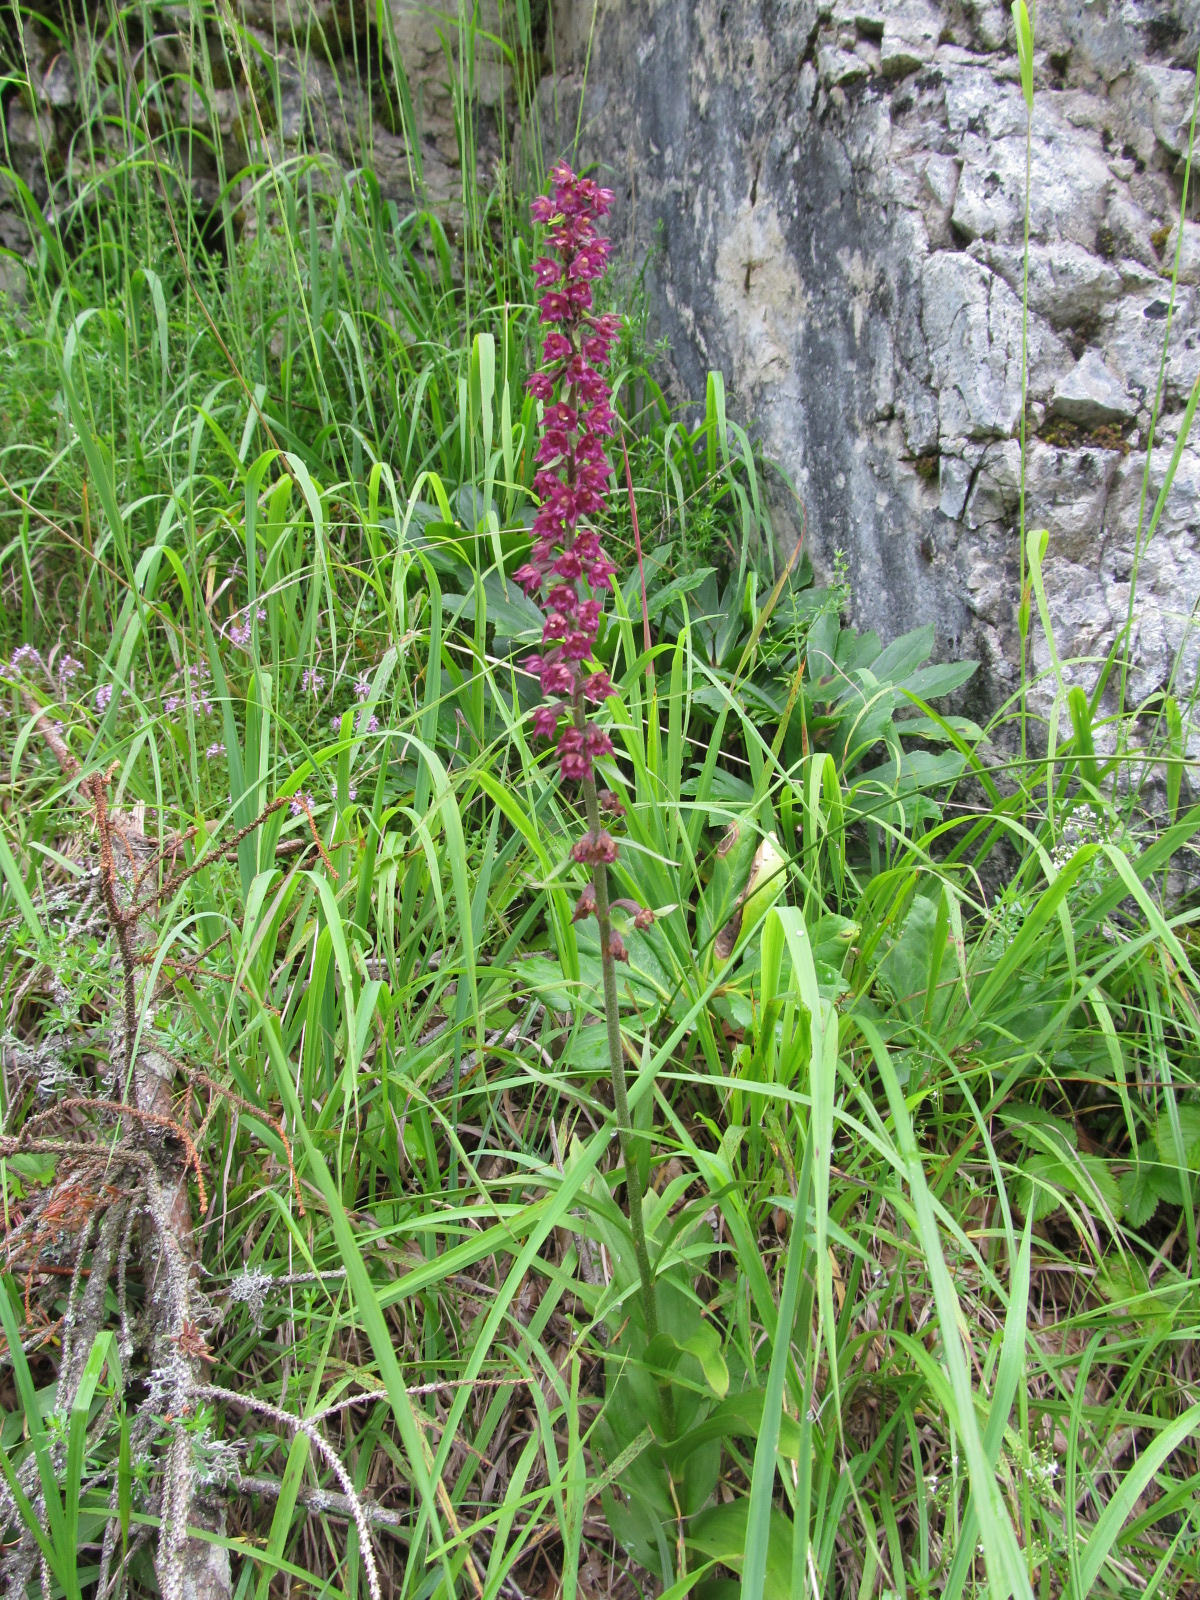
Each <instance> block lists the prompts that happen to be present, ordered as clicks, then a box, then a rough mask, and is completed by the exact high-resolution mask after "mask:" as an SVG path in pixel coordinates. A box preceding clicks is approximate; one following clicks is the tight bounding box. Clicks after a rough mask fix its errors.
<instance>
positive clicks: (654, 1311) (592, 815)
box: [583, 778, 658, 1340]
mask: <svg viewBox="0 0 1200 1600" xmlns="http://www.w3.org/2000/svg"><path fill="white" fill-rule="evenodd" d="M583 803H584V806H585V808H586V810H587V819H588V827H589V828H590V829H591V830H592V832H593V834H597V835H598V834H599V832H600V801H599V799H598V797H597V795H596V780H595V778H585V779H584V781H583ZM592 883H593V885H594V887H595V890H596V921H597V923H598V924H599V926H600V970H601V972H602V973H603V975H604V1017H605V1021H606V1023H607V1025H608V1064H609V1068H610V1070H611V1072H612V1086H613V1102H614V1105H615V1107H616V1113H617V1139H618V1140H619V1142H620V1145H621V1158H622V1160H623V1161H624V1163H625V1187H626V1189H627V1190H628V1192H629V1225H630V1227H631V1228H632V1229H633V1249H634V1254H635V1255H636V1257H637V1265H638V1276H639V1277H640V1278H641V1280H642V1311H643V1314H644V1316H645V1319H646V1338H647V1340H650V1339H654V1338H656V1337H657V1336H658V1300H657V1297H656V1296H655V1293H654V1273H653V1271H652V1269H651V1266H650V1252H649V1250H648V1249H647V1246H646V1220H645V1217H644V1216H643V1214H642V1186H641V1183H640V1181H639V1179H638V1171H637V1162H636V1161H635V1159H634V1155H633V1142H632V1135H633V1125H632V1123H631V1122H630V1120H629V1094H628V1090H627V1088H626V1084H625V1059H624V1053H623V1050H622V1046H621V1016H620V1010H619V1008H618V1003H617V963H616V962H615V961H614V960H613V958H612V955H611V953H610V951H609V939H610V936H611V933H612V919H611V917H610V915H609V909H608V906H609V901H608V867H607V865H606V864H605V863H604V862H603V861H597V862H596V863H595V866H594V867H593V869H592Z"/></svg>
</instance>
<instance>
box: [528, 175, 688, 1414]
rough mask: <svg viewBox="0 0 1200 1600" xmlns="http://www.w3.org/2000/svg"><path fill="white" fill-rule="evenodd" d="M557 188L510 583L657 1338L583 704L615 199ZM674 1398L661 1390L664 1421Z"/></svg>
mask: <svg viewBox="0 0 1200 1600" xmlns="http://www.w3.org/2000/svg"><path fill="white" fill-rule="evenodd" d="M552 185H553V186H552V192H551V193H550V194H549V195H540V196H539V197H538V198H537V199H536V200H535V201H534V202H533V217H534V221H535V222H538V223H541V224H542V225H543V226H544V227H545V228H546V229H547V234H546V244H547V246H548V248H549V251H551V252H552V254H547V255H544V256H542V257H540V258H539V260H538V261H537V262H536V263H535V264H534V271H535V273H536V275H537V282H538V287H539V288H541V289H543V290H544V291H545V293H544V294H543V295H542V298H541V300H540V301H539V307H540V310H541V319H542V322H543V323H544V324H546V325H547V326H548V328H549V330H550V331H549V332H548V333H547V334H546V337H545V341H544V343H543V346H542V358H543V365H542V369H541V371H539V372H536V373H534V374H533V376H532V377H531V378H530V379H529V383H528V387H529V390H530V392H531V393H532V394H533V395H534V396H536V398H537V399H539V400H541V401H542V402H543V405H544V410H543V421H542V440H541V444H540V446H539V447H538V453H537V461H538V468H539V470H538V473H537V476H536V477H535V478H534V483H533V486H534V492H535V493H536V494H537V495H538V497H539V499H540V501H541V505H540V508H539V510H538V513H537V516H536V517H535V519H534V523H533V548H532V549H531V551H530V554H529V560H528V562H527V563H526V564H525V566H523V567H521V568H520V569H519V570H518V571H517V572H516V573H515V574H514V578H515V581H516V582H517V583H518V584H520V586H521V587H522V588H523V589H524V591H525V593H526V594H527V595H529V596H530V598H531V599H536V600H538V601H539V602H540V603H541V605H542V609H543V612H544V617H545V621H544V624H543V627H542V650H541V653H540V654H539V655H535V656H531V657H529V658H528V660H527V661H526V663H525V665H526V667H527V669H528V670H529V671H530V672H532V673H533V674H534V676H535V677H536V678H537V679H538V680H539V682H540V683H541V686H542V693H543V695H544V696H545V698H546V701H547V702H548V703H547V704H545V705H542V706H539V707H538V709H537V711H536V712H535V713H534V732H535V734H536V735H537V736H538V737H540V738H544V739H555V740H556V741H557V757H558V765H559V770H560V772H561V773H562V776H563V778H565V779H568V780H571V781H575V782H578V783H580V784H581V785H582V787H583V803H584V811H585V813H586V816H587V826H588V831H587V833H585V834H584V836H583V838H582V839H579V840H578V841H577V842H576V843H575V845H574V846H573V848H572V851H571V854H572V856H573V857H574V859H575V860H576V861H578V862H579V863H580V864H581V865H584V866H589V867H590V868H591V869H592V882H591V885H590V886H589V887H588V888H587V889H585V890H584V892H583V894H581V895H580V897H579V902H578V905H577V906H576V909H575V918H576V920H577V921H578V920H580V919H581V918H583V917H588V916H594V917H595V918H596V921H597V923H598V925H599V929H600V963H601V970H602V972H603V976H604V1012H605V1018H606V1021H607V1025H608V1054H609V1065H610V1068H611V1071H612V1085H613V1100H614V1103H615V1109H616V1116H617V1137H618V1139H619V1140H620V1144H621V1155H622V1157H623V1159H624V1163H625V1186H626V1189H627V1190H628V1193H629V1221H630V1226H631V1228H632V1230H633V1244H634V1251H635V1253H636V1256H637V1264H638V1273H639V1276H640V1278H641V1284H642V1307H643V1313H644V1316H645V1322H646V1335H647V1338H648V1339H653V1338H654V1337H655V1336H656V1334H657V1333H658V1306H657V1300H656V1296H655V1292H654V1274H653V1272H652V1270H651V1266H650V1253H649V1251H648V1249H647V1247H646V1226H645V1221H644V1219H643V1216H642V1191H641V1186H640V1183H639V1181H638V1174H637V1163H636V1162H635V1160H634V1156H633V1150H632V1139H631V1135H632V1125H631V1123H630V1119H629V1098H628V1094H627V1092H626V1084H625V1063H624V1057H623V1055H622V1049H621V1024H620V1016H619V1013H618V1006H617V962H618V961H627V960H628V959H629V957H628V954H627V952H626V949H625V944H624V941H623V939H622V938H621V935H620V933H618V932H617V930H616V929H615V928H614V927H613V925H612V915H611V912H612V902H611V900H610V898H609V892H608V868H609V865H610V863H611V862H613V861H615V860H616V856H617V843H616V840H615V839H614V838H613V836H612V834H611V833H609V832H608V831H607V829H606V828H605V827H604V821H603V817H602V814H601V813H602V806H603V808H604V809H605V810H608V811H615V810H617V809H619V805H618V802H617V801H616V799H615V797H613V796H611V795H609V794H608V793H607V791H606V792H605V793H604V795H600V794H599V793H597V789H596V769H595V763H596V762H597V761H598V760H599V759H601V758H602V757H603V756H608V755H611V754H612V741H611V739H610V738H609V736H608V734H607V733H605V732H604V731H603V729H601V728H597V727H595V726H594V725H593V724H592V723H591V722H590V721H589V720H588V713H587V708H588V706H589V705H598V704H599V703H601V702H602V701H604V700H606V699H607V698H608V696H609V695H610V694H612V693H613V685H612V680H611V679H610V678H609V675H608V673H607V672H606V671H604V670H603V669H602V668H600V669H597V668H593V667H591V666H590V665H589V663H590V661H591V659H592V652H593V647H594V645H595V642H596V635H597V632H598V630H599V626H600V614H601V609H602V605H603V602H602V600H601V598H600V597H601V596H602V595H603V594H604V592H605V591H606V590H607V589H609V588H611V586H612V579H613V576H614V574H615V572H616V568H615V567H614V566H613V564H612V562H611V561H610V560H609V558H608V556H607V555H606V554H605V551H604V549H603V547H602V546H601V544H600V535H599V534H598V533H597V532H596V529H595V527H594V525H593V519H595V518H597V517H599V516H600V515H601V514H602V513H603V511H604V506H605V493H606V488H607V483H608V478H609V474H610V471H611V468H610V465H609V461H608V457H607V455H606V454H605V445H604V441H605V439H607V438H608V437H609V436H610V435H611V434H612V432H613V413H612V408H611V407H610V405H609V396H610V390H609V387H608V384H607V383H606V382H605V381H604V379H603V378H602V377H601V369H602V368H603V367H605V366H607V364H608V360H609V355H610V353H611V350H612V346H613V343H614V342H615V340H616V338H617V335H618V333H619V332H620V319H619V318H618V317H615V316H612V315H606V316H596V315H595V314H594V312H593V309H592V284H593V283H594V282H595V280H596V279H597V278H600V277H602V276H603V274H604V271H605V268H606V266H607V263H608V240H607V239H604V238H601V237H600V236H599V235H598V234H597V233H596V228H595V223H596V219H597V218H598V217H602V216H603V215H604V214H605V212H606V211H607V210H608V209H609V207H610V206H611V204H612V199H613V197H612V192H611V191H610V190H608V189H601V188H599V187H598V186H597V185H596V184H595V183H593V182H592V180H591V179H590V178H577V177H576V176H575V174H574V173H573V172H572V171H571V169H570V167H568V166H567V165H566V164H565V163H564V162H560V163H559V165H558V166H556V167H555V169H554V172H553V174H552ZM625 904H629V903H628V902H625ZM631 909H632V910H633V911H634V912H635V919H634V920H635V925H636V926H638V927H647V926H648V925H649V923H650V922H652V921H653V920H654V919H653V915H652V913H651V912H649V911H648V910H645V909H641V910H639V909H638V908H637V907H636V906H631ZM669 1398H670V1397H669V1395H667V1396H665V1401H666V1402H668V1403H667V1405H666V1409H667V1412H668V1415H669V1413H670V1406H669Z"/></svg>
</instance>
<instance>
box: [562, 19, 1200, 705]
mask: <svg viewBox="0 0 1200 1600" xmlns="http://www.w3.org/2000/svg"><path fill="white" fill-rule="evenodd" d="M554 24H555V39H556V45H557V51H558V56H557V59H558V62H559V64H560V76H559V78H558V80H557V82H556V83H555V84H554V85H553V88H554V94H553V95H552V94H551V93H550V87H549V85H546V86H544V92H543V96H542V102H541V108H542V114H543V119H544V122H545V125H546V126H547V128H548V129H549V130H550V132H549V139H550V141H551V142H553V141H554V139H555V137H556V136H557V137H558V139H559V141H560V145H561V148H563V149H569V148H570V142H571V139H572V138H573V135H574V131H575V126H576V118H577V115H578V114H579V111H580V105H579V97H580V94H581V93H582V99H583V104H582V119H581V128H582V138H581V147H580V159H581V160H584V161H594V162H596V163H598V165H599V167H600V170H601V172H602V173H603V176H604V178H605V181H606V182H608V183H609V184H610V185H611V186H612V187H613V188H614V189H615V191H616V193H617V197H618V201H617V207H616V210H615V213H614V218H613V228H612V232H613V235H614V240H615V242H616V243H617V245H618V246H620V247H621V248H623V249H625V250H626V251H628V252H629V253H631V254H633V255H634V256H644V255H645V254H647V253H648V252H652V266H651V281H652V306H653V324H654V325H653V329H652V331H653V332H654V333H656V334H665V335H666V336H667V338H668V340H669V342H670V347H671V351H672V360H673V362H674V366H675V370H676V373H677V376H678V380H679V389H680V392H681V394H687V395H691V396H696V395H702V394H703V393H704V381H705V376H706V372H707V370H708V369H709V368H712V367H720V368H722V369H723V370H724V372H725V375H726V381H727V385H728V386H729V388H730V389H731V391H732V399H731V405H732V406H733V407H734V408H735V410H736V412H737V413H738V414H739V416H740V418H741V420H743V421H748V422H752V423H754V424H755V426H756V427H757V428H758V430H759V432H760V434H761V436H762V438H763V441H764V444H765V446H766V448H767V450H768V452H769V453H770V454H771V455H773V456H774V457H775V458H776V459H777V460H778V461H779V463H780V465H781V466H782V467H783V468H784V470H785V471H786V472H787V474H788V475H789V477H790V478H791V480H792V482H793V483H794V484H796V486H797V488H798V489H799V492H800V494H801V496H802V498H803V500H804V502H805V511H806V520H807V527H808V530H809V534H808V536H809V549H810V554H811V556H812V558H813V561H814V564H815V565H816V568H817V571H818V575H819V576H820V575H823V574H824V573H826V572H828V571H829V570H830V569H831V568H832V564H833V555H834V552H835V550H837V549H839V548H840V549H841V550H843V551H844V552H845V554H846V556H847V558H848V563H849V572H850V580H851V584H852V608H853V611H854V614H855V616H854V620H855V621H856V622H858V623H859V624H860V625H863V626H871V627H875V628H878V629H879V630H880V631H881V632H882V633H883V634H885V635H888V636H891V635H895V634H897V633H900V632H901V631H903V630H905V629H907V628H911V627H913V626H915V625H917V624H918V623H924V622H932V623H933V624H934V626H935V628H936V630H937V634H938V640H939V645H940V648H941V650H942V651H943V652H945V653H946V654H959V653H963V654H975V655H977V656H979V657H980V658H981V660H982V661H983V663H984V671H983V673H982V674H981V675H980V677H981V680H982V684H983V690H982V692H983V693H985V694H987V695H988V696H989V697H990V698H991V699H992V700H993V701H995V700H997V699H999V698H1001V697H1002V696H1003V695H1004V693H1005V692H1006V691H1007V690H1008V689H1010V688H1011V686H1012V683H1013V680H1014V676H1015V662H1016V660H1017V656H1018V639H1017V626H1016V618H1017V608H1018V604H1019V599H1020V595H1019V559H1018V506H1019V498H1020V443H1019V438H1020V431H1021V420H1022V415H1021V413H1022V393H1021V350H1022V323H1023V314H1022V296H1023V291H1024V278H1025V271H1024V234H1025V204H1026V170H1027V165H1028V171H1029V174H1030V180H1031V192H1030V203H1029V239H1030V252H1029V271H1028V301H1029V311H1028V320H1027V324H1026V329H1025V340H1026V347H1027V351H1028V384H1027V391H1026V396H1025V406H1026V414H1025V427H1026V433H1027V439H1028V454H1027V473H1026V482H1027V525H1028V526H1029V527H1031V528H1036V527H1045V528H1048V529H1049V532H1050V544H1049V553H1048V557H1047V560H1046V564H1045V570H1046V575H1047V580H1048V584H1049V586H1050V590H1051V610H1052V614H1053V620H1054V623H1055V627H1056V629H1057V630H1059V631H1058V633H1057V642H1058V647H1059V652H1060V654H1061V655H1062V656H1064V657H1072V656H1091V657H1094V656H1096V655H1097V654H1102V653H1103V652H1104V651H1105V650H1106V649H1107V648H1108V646H1109V644H1110V643H1111V641H1112V639H1113V637H1114V634H1115V632H1116V631H1117V630H1119V629H1120V628H1122V627H1123V626H1124V624H1125V619H1126V612H1127V607H1128V600H1129V585H1130V580H1131V576H1132V573H1133V571H1134V567H1135V562H1136V564H1137V565H1138V596H1139V599H1138V616H1139V618H1140V622H1139V625H1138V632H1137V637H1136V641H1135V642H1136V647H1137V651H1138V665H1137V670H1136V672H1135V673H1134V678H1133V691H1134V693H1135V694H1138V695H1143V696H1144V695H1146V694H1149V693H1152V692H1153V691H1154V690H1155V689H1158V688H1162V687H1166V686H1167V685H1168V684H1172V685H1173V687H1175V688H1176V689H1178V690H1181V691H1182V693H1183V695H1185V696H1186V694H1187V693H1188V691H1189V690H1190V687H1191V685H1192V684H1193V683H1194V681H1195V673H1196V664H1197V655H1198V653H1200V651H1198V641H1197V635H1196V628H1195V626H1194V624H1193V623H1192V620H1191V618H1192V612H1193V610H1194V609H1195V607H1196V605H1197V603H1198V601H1200V548H1198V541H1200V437H1197V438H1196V439H1195V440H1193V441H1192V442H1191V443H1189V445H1188V446H1187V447H1186V448H1185V450H1184V452H1183V456H1182V459H1181V462H1180V466H1179V471H1178V475H1177V478H1176V487H1175V491H1174V495H1173V498H1172V500H1171V501H1170V502H1169V503H1168V509H1167V512H1166V513H1165V514H1164V516H1163V518H1162V520H1161V522H1160V524H1159V526H1158V528H1157V530H1156V532H1155V535H1154V538H1153V540H1151V541H1150V543H1149V545H1148V547H1147V548H1145V550H1144V552H1143V553H1142V555H1141V557H1140V559H1139V558H1138V556H1137V545H1138V526H1139V517H1141V518H1142V523H1143V543H1144V542H1145V529H1146V527H1148V524H1149V518H1150V513H1151V512H1152V510H1153V506H1154V501H1155V497H1156V494H1157V487H1156V485H1159V484H1161V482H1162V479H1163V475H1164V473H1165V472H1166V470H1167V467H1168V464H1169V461H1170V457H1171V453H1172V447H1173V444H1174V441H1175V438H1176V436H1177V432H1178V428H1179V425H1180V422H1181V419H1182V415H1183V409H1184V406H1185V404H1186V401H1187V397H1188V394H1189V392H1190V390H1191V387H1192V385H1193V383H1194V382H1195V381H1196V379H1197V376H1198V375H1200V267H1198V266H1197V262H1198V261H1200V243H1197V240H1198V239H1200V227H1198V226H1197V225H1196V224H1195V223H1193V222H1191V221H1190V220H1189V221H1188V222H1186V223H1185V225H1184V238H1183V245H1182V249H1181V251H1180V272H1179V287H1178V290H1177V293H1176V298H1175V303H1174V310H1173V312H1172V316H1171V326H1172V339H1171V348H1170V351H1169V354H1168V359H1167V363H1166V371H1165V383H1164V395H1163V402H1162V406H1161V415H1160V418H1159V422H1158V427H1157V432H1156V434H1155V446H1156V448H1155V450H1154V454H1153V458H1152V462H1151V479H1150V492H1149V498H1148V502H1147V506H1146V509H1145V512H1144V514H1143V512H1142V477H1143V471H1144V466H1145V446H1146V443H1147V439H1148V430H1149V422H1150V410H1151V406H1152V403H1153V398H1154V391H1155V385H1156V382H1157V378H1158V368H1159V362H1160V359H1161V353H1162V339H1163V332H1164V327H1165V324H1166V319H1167V313H1168V307H1169V303H1170V300H1171V285H1170V274H1171V271H1172V268H1173V265H1174V259H1175V243H1176V234H1175V233H1174V232H1172V231H1171V230H1172V228H1173V226H1174V225H1176V224H1177V222H1178V214H1179V202H1180V183H1181V177H1182V162H1181V158H1182V157H1183V156H1184V155H1185V154H1186V150H1187V140H1188V126H1189V123H1190V119H1191V114H1192V97H1193V90H1194V75H1193V70H1192V69H1193V67H1194V63H1195V60H1196V53H1197V49H1198V47H1200V9H1198V8H1197V7H1196V6H1195V5H1194V3H1193V0H1090V3H1088V4H1086V5H1080V4H1078V0H1039V4H1038V7H1037V29H1038V33H1037V38H1036V41H1035V43H1036V51H1035V81H1036V96H1035V101H1034V113H1033V120H1032V128H1031V129H1030V128H1029V125H1028V119H1027V116H1026V109H1025V103H1024V100H1023V98H1022V95H1021V91H1020V84H1019V73H1018V70H1017V59H1016V51H1015V45H1014V41H1013V35H1012V25H1011V21H1010V20H1009V13H1008V6H1007V5H1003V6H1002V5H1000V4H991V3H989V0H688V3H684V0H601V3H600V5H599V9H598V12H597V14H596V18H595V23H594V28H593V23H592V3H591V0H586V3H585V0H558V5H557V9H556V11H555V17H554ZM585 58H586V59H587V62H588V66H587V73H586V87H584V74H583V71H582V68H583V63H584V61H585ZM564 63H566V67H565V70H562V69H563V64H564ZM556 106H557V108H558V115H559V116H560V117H561V119H562V120H561V122H559V123H558V124H557V128H556V125H555V124H554V121H553V118H554V110H555V107H556ZM798 520H799V519H798V518H793V519H792V520H791V522H789V521H788V519H787V518H786V517H785V516H783V515H782V514H781V516H780V519H779V525H780V529H781V530H782V531H781V538H783V539H786V538H787V537H789V536H792V537H794V533H793V532H792V529H793V528H794V525H795V523H797V522H798ZM1036 631H1037V630H1036V627H1035V633H1036ZM1044 655H1045V647H1044V644H1043V643H1042V642H1040V641H1039V642H1038V643H1037V645H1036V650H1035V659H1036V660H1037V662H1038V663H1039V665H1042V664H1048V659H1049V658H1048V656H1046V657H1045V662H1043V659H1042V658H1043V656H1044ZM1083 675H1085V676H1086V674H1083Z"/></svg>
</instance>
